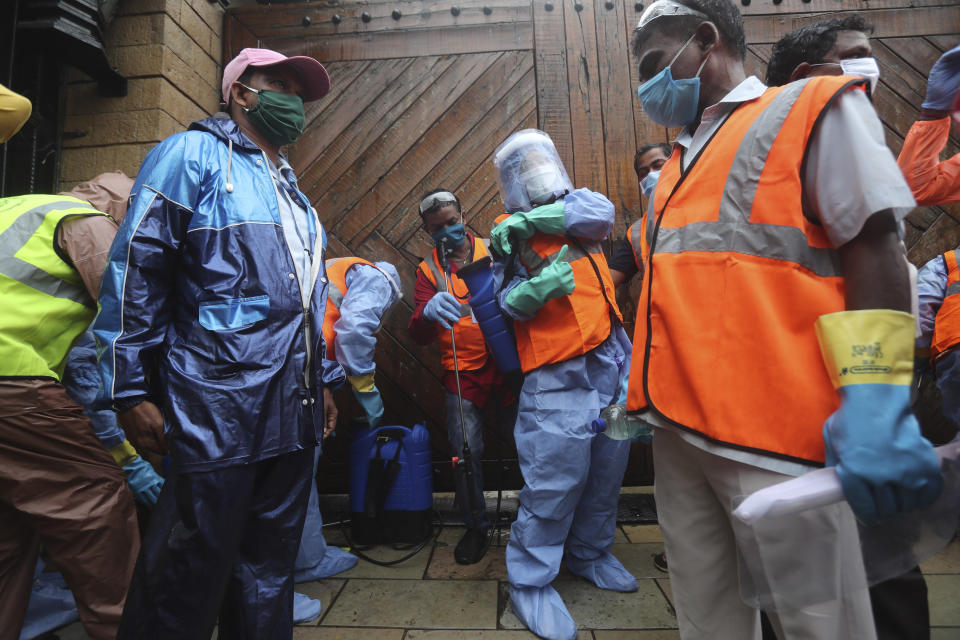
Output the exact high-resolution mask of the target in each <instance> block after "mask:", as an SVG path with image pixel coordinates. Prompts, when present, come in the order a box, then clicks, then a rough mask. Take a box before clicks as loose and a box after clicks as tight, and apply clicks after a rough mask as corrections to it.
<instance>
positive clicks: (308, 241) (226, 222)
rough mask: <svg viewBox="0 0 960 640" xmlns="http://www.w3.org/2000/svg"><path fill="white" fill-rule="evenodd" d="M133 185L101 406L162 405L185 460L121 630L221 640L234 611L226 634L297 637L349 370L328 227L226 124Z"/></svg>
mask: <svg viewBox="0 0 960 640" xmlns="http://www.w3.org/2000/svg"><path fill="white" fill-rule="evenodd" d="M281 190H282V193H281ZM133 194H134V200H133V203H132V205H131V207H130V210H129V211H128V213H127V216H126V218H125V220H124V222H123V224H122V225H121V227H120V230H119V232H118V234H117V238H116V240H115V241H114V244H113V247H112V250H111V255H110V263H109V264H108V266H107V271H106V273H105V274H104V278H103V285H102V287H101V290H100V313H99V314H98V316H97V319H96V320H95V322H94V326H93V329H94V334H95V336H96V338H97V341H98V347H99V350H100V353H101V356H100V373H101V377H102V378H103V382H104V387H103V391H102V393H101V396H100V402H101V403H102V404H113V406H114V407H115V408H117V409H119V410H121V411H122V410H124V409H125V408H127V407H131V406H133V405H134V404H135V403H137V402H139V401H140V400H142V399H144V398H149V399H150V400H152V401H153V402H155V403H156V404H157V405H158V406H159V407H160V408H161V410H162V412H163V417H164V427H165V436H166V441H167V446H168V448H169V450H170V456H171V458H172V460H173V465H172V468H171V470H170V474H169V475H168V477H167V478H166V483H165V485H164V490H163V492H162V493H161V495H160V500H159V503H158V504H157V507H156V510H155V512H154V514H153V517H152V519H151V522H150V529H149V531H148V533H147V535H146V536H145V538H144V541H143V552H142V554H141V557H140V558H139V560H138V562H137V568H136V570H135V572H134V577H133V581H132V583H131V587H130V592H129V594H128V597H127V604H126V607H125V609H124V615H123V621H122V623H121V627H120V632H119V634H118V636H117V637H118V638H137V639H141V638H169V637H184V638H186V637H191V638H193V637H196V638H208V637H210V634H211V632H212V630H213V627H214V625H215V624H216V621H217V617H218V615H219V619H220V627H219V630H220V631H219V632H220V636H221V637H230V638H240V639H243V638H281V637H290V633H291V626H292V623H291V618H292V612H293V564H294V559H295V557H296V554H297V546H298V542H299V539H300V532H301V530H302V527H303V519H304V513H305V509H306V503H307V499H308V496H309V486H310V479H311V474H310V469H311V468H312V462H313V456H314V447H317V446H318V444H319V441H320V439H321V436H322V430H323V427H324V419H325V412H324V407H323V393H322V389H323V387H324V386H327V387H334V388H335V387H336V386H339V385H340V384H342V382H343V380H344V373H343V369H342V368H341V367H340V366H339V365H338V364H336V363H335V362H333V361H331V360H328V359H327V358H326V348H325V345H324V342H323V333H322V324H323V316H324V305H325V304H326V296H327V278H326V274H325V270H324V261H323V258H324V251H325V248H326V235H325V233H324V231H323V228H322V227H321V225H320V223H319V220H318V219H317V217H316V212H315V211H313V209H312V208H311V207H310V206H309V204H307V198H306V197H305V196H304V195H303V194H302V193H300V191H299V190H298V189H297V188H296V178H295V177H294V176H293V175H292V171H290V170H289V168H288V167H287V165H286V164H285V163H280V166H279V167H278V168H274V167H273V165H272V163H271V161H270V159H269V158H268V156H267V155H266V154H265V153H264V152H263V151H261V150H260V149H259V148H258V147H257V146H256V145H255V144H253V142H251V141H250V140H249V139H248V138H247V137H246V136H245V135H244V134H243V133H242V132H241V131H240V128H239V127H238V125H237V124H236V123H235V122H234V121H233V120H230V119H226V118H216V117H215V118H208V119H206V120H202V121H200V122H196V123H194V124H193V125H191V127H190V130H189V131H186V132H184V133H179V134H176V135H174V136H171V137H170V138H168V139H166V140H164V141H163V142H161V143H160V144H159V145H158V146H157V147H156V148H154V149H153V150H152V151H151V152H150V153H149V154H148V155H147V157H146V159H145V160H144V163H143V165H142V167H141V169H140V173H139V175H138V176H137V181H136V184H135V185H134V189H133ZM281 202H282V203H283V204H282V205H281ZM293 207H296V208H298V211H299V213H302V214H303V215H302V216H301V220H300V222H301V223H302V224H303V226H306V227H307V228H306V229H303V228H302V227H301V226H300V224H299V223H298V219H297V215H298V212H297V211H293V210H292V208H293ZM291 216H292V222H291ZM291 226H297V228H296V230H295V231H294V230H291V228H290V227H291ZM291 231H292V233H294V234H296V235H298V236H299V240H291V238H292V237H293V236H292V235H291ZM298 242H299V244H298Z"/></svg>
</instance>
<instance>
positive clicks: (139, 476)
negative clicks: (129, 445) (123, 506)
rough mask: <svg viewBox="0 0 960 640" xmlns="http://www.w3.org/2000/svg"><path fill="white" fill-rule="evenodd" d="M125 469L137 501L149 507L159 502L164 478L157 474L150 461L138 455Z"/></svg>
mask: <svg viewBox="0 0 960 640" xmlns="http://www.w3.org/2000/svg"><path fill="white" fill-rule="evenodd" d="M123 471H124V473H126V474H127V482H128V483H130V489H131V490H132V491H133V497H134V498H136V499H137V502H139V503H140V504H143V505H146V506H148V507H152V506H153V505H155V504H157V499H158V498H159V497H160V490H161V489H162V488H163V478H161V477H160V476H159V475H157V472H156V471H154V470H153V467H152V466H151V465H150V463H149V462H147V461H146V460H144V459H143V458H141V457H140V456H137V457H136V458H134V459H133V461H132V462H130V463H129V464H127V465H126V466H124V467H123Z"/></svg>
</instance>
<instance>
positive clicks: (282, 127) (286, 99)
mask: <svg viewBox="0 0 960 640" xmlns="http://www.w3.org/2000/svg"><path fill="white" fill-rule="evenodd" d="M244 87H245V88H246V89H248V90H250V91H252V92H254V93H255V94H257V98H258V99H257V106H255V107H254V108H252V109H246V108H244V111H246V112H247V117H249V118H250V124H252V125H253V126H254V127H256V129H257V131H259V132H260V133H261V134H263V137H264V138H266V139H267V140H268V141H269V142H270V144H275V145H277V146H278V147H282V146H284V145H288V144H293V143H294V142H296V140H297V138H299V137H300V134H301V133H303V127H304V125H306V117H305V116H304V115H303V100H301V99H300V96H297V95H291V94H289V93H281V92H279V91H270V90H269V89H250V87H247V86H246V85H244Z"/></svg>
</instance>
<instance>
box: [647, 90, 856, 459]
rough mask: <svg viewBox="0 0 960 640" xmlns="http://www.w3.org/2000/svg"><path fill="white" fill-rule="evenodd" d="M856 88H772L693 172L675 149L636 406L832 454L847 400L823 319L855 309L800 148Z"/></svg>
mask: <svg viewBox="0 0 960 640" xmlns="http://www.w3.org/2000/svg"><path fill="white" fill-rule="evenodd" d="M854 86H857V87H860V88H862V82H860V81H857V80H852V79H851V78H847V77H841V76H829V77H820V78H815V79H812V80H806V81H799V82H794V83H791V84H789V85H786V86H784V87H777V88H771V89H768V90H767V91H766V92H764V94H763V95H762V96H760V97H759V98H757V99H755V100H750V101H747V102H745V103H742V104H741V105H739V106H738V107H737V108H736V109H735V110H734V111H733V113H732V114H730V116H729V117H728V118H727V120H726V121H725V122H724V123H723V124H722V125H721V126H720V128H719V129H718V130H717V131H716V132H715V134H714V137H713V139H711V141H710V142H709V143H708V144H707V145H706V147H705V148H704V149H703V150H702V152H701V153H700V154H699V157H697V158H694V159H693V161H692V162H691V163H690V166H689V167H688V168H687V170H686V171H682V168H681V150H680V148H679V147H676V148H675V149H674V153H673V154H672V156H671V158H670V160H668V162H667V163H666V164H665V165H664V167H663V169H662V170H661V174H660V178H659V180H658V183H657V187H656V189H655V192H654V194H653V202H652V203H651V209H648V212H647V214H646V216H647V219H646V220H645V221H644V222H643V224H644V229H643V233H642V239H641V246H640V247H638V248H639V250H640V251H639V252H638V253H639V254H640V255H641V256H644V257H646V264H647V266H648V268H647V269H646V270H645V273H644V283H643V288H642V290H641V298H640V301H639V302H638V310H639V311H640V313H643V314H644V316H645V319H644V320H640V321H638V322H637V323H636V333H635V336H634V351H633V361H632V369H631V381H630V388H629V396H628V408H629V409H631V410H633V411H636V410H641V409H644V408H652V409H653V410H655V411H656V412H657V413H658V414H659V415H660V416H661V417H662V418H663V419H665V420H666V421H668V422H670V423H672V424H674V425H676V426H678V427H680V428H684V429H687V430H690V431H693V432H696V433H698V434H700V435H701V436H704V437H706V438H708V439H710V440H713V441H716V442H718V443H722V444H725V445H728V446H732V447H734V448H739V449H744V450H748V451H754V452H757V453H761V454H764V455H769V456H773V457H782V458H785V459H790V460H795V461H803V462H809V463H822V461H823V438H822V435H821V431H822V426H823V422H824V420H825V419H826V418H827V417H828V416H829V415H830V414H831V413H832V412H833V411H834V410H835V409H836V407H837V406H838V404H839V402H838V400H837V396H836V392H835V391H834V389H833V386H832V385H831V384H830V381H829V379H828V377H827V375H826V372H825V369H824V366H823V362H822V357H821V355H820V350H819V346H818V344H817V340H816V335H815V333H814V328H813V327H814V323H815V321H816V319H817V318H818V317H819V316H820V315H823V314H825V313H832V312H835V311H842V310H843V309H844V308H845V307H844V297H843V281H842V278H841V271H840V264H839V261H838V259H837V254H836V250H835V248H834V247H833V246H832V245H831V244H830V241H829V239H828V238H827V236H826V233H825V232H824V230H823V229H822V227H820V226H819V225H818V224H816V223H814V222H812V221H811V220H810V219H809V218H808V217H807V216H805V212H804V208H803V197H802V196H803V167H804V154H803V153H799V152H798V150H806V148H807V144H808V142H809V139H810V136H811V135H812V134H813V132H814V128H815V125H816V123H817V122H819V117H820V115H821V114H822V113H823V111H824V110H825V109H826V108H828V107H829V105H830V104H832V102H833V100H834V99H835V98H836V97H837V96H839V95H841V94H842V93H844V92H845V91H848V90H850V89H851V88H852V87H854ZM653 212H659V217H655V216H654V215H651V214H652V213H653ZM651 252H652V255H650V253H651Z"/></svg>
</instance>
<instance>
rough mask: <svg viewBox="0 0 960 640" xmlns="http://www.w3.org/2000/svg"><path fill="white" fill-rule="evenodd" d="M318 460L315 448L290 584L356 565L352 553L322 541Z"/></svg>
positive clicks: (355, 559)
mask: <svg viewBox="0 0 960 640" xmlns="http://www.w3.org/2000/svg"><path fill="white" fill-rule="evenodd" d="M319 460H320V450H319V448H318V449H317V451H316V453H315V455H314V460H313V476H312V477H311V482H310V499H309V500H308V502H307V517H306V519H305V520H304V522H303V534H302V535H301V536H300V549H299V550H298V551H297V560H296V563H295V565H294V570H295V573H294V574H293V581H294V582H297V583H300V582H309V581H310V580H320V579H322V578H329V577H330V576H335V575H337V574H338V573H342V572H344V571H346V570H348V569H352V568H353V567H354V566H355V565H356V564H357V561H358V558H357V556H355V555H353V554H352V553H347V552H346V551H344V550H343V549H341V548H340V547H331V546H328V545H327V541H326V540H325V539H324V537H323V515H322V514H321V513H320V496H319V493H318V490H317V483H316V477H317V463H318V462H319Z"/></svg>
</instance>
